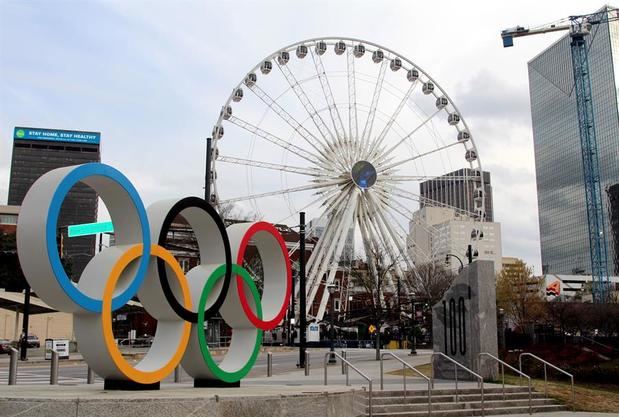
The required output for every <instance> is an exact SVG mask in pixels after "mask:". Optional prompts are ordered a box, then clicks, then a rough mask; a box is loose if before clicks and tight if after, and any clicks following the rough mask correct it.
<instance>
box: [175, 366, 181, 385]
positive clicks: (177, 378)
mask: <svg viewBox="0 0 619 417" xmlns="http://www.w3.org/2000/svg"><path fill="white" fill-rule="evenodd" d="M174 382H175V383H176V384H179V383H180V382H181V366H180V365H176V368H174Z"/></svg>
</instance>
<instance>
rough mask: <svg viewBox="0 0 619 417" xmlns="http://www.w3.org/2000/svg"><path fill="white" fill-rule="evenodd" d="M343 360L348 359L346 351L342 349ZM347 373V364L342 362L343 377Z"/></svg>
mask: <svg viewBox="0 0 619 417" xmlns="http://www.w3.org/2000/svg"><path fill="white" fill-rule="evenodd" d="M342 358H344V359H346V351H345V350H343V349H342ZM345 373H346V362H344V361H342V375H344V374H345Z"/></svg>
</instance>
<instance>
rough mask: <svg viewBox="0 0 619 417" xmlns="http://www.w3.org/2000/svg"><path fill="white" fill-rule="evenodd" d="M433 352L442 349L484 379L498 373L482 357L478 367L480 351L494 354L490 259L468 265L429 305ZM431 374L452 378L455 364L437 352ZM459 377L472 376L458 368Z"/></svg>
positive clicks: (493, 364)
mask: <svg viewBox="0 0 619 417" xmlns="http://www.w3.org/2000/svg"><path fill="white" fill-rule="evenodd" d="M432 338H433V345H434V352H442V353H444V354H445V355H447V356H449V357H450V358H452V359H454V360H456V361H457V362H459V363H461V364H462V365H464V366H466V367H467V368H469V369H471V370H473V371H474V372H477V373H478V374H480V375H481V376H482V377H483V378H484V379H494V378H496V377H497V370H498V365H497V363H496V362H495V361H493V360H491V359H488V358H485V359H484V360H482V361H481V362H482V363H481V369H480V368H479V364H478V358H479V353H480V352H488V353H490V354H492V355H494V356H497V318H496V278H495V275H494V263H493V262H492V261H475V262H473V263H471V264H469V265H467V266H466V267H465V268H464V269H463V270H462V271H461V272H460V274H459V275H458V277H457V278H456V279H455V280H454V282H453V284H452V285H451V287H449V289H448V290H447V291H446V292H445V295H443V298H442V299H441V300H440V301H439V302H438V303H436V304H435V305H434V306H433V307H432ZM433 372H434V375H435V376H436V377H437V378H439V379H453V378H454V364H453V363H451V362H449V361H448V360H446V359H444V358H441V357H440V356H437V357H435V358H434V363H433ZM458 379H474V378H473V377H472V376H471V375H470V374H468V373H467V372H466V371H464V370H462V369H458Z"/></svg>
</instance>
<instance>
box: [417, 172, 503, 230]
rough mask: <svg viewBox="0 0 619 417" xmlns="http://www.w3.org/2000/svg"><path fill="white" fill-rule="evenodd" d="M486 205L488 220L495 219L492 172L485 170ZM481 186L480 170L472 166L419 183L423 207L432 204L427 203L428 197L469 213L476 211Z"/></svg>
mask: <svg viewBox="0 0 619 417" xmlns="http://www.w3.org/2000/svg"><path fill="white" fill-rule="evenodd" d="M483 175H484V177H483V180H484V190H483V198H484V207H485V213H486V218H485V220H486V221H489V222H493V221H494V210H493V206H492V185H491V184H490V173H489V172H487V171H484V173H483ZM479 187H481V181H480V175H479V172H478V171H476V170H473V169H470V168H463V169H459V170H457V171H454V172H450V173H449V174H445V175H442V176H440V177H437V178H436V179H433V180H428V181H424V182H422V183H421V184H419V191H420V194H421V197H422V201H421V207H424V206H426V205H432V204H425V203H424V201H423V199H424V198H428V199H430V200H433V201H435V202H438V203H441V204H446V205H448V206H450V207H454V208H458V209H461V210H465V211H467V212H469V213H475V212H476V205H475V198H476V197H479V196H476V195H475V191H476V190H477V189H478V188H479Z"/></svg>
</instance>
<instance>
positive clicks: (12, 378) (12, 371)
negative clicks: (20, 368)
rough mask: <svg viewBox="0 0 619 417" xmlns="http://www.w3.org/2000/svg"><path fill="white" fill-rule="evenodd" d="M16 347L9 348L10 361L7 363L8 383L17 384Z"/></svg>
mask: <svg viewBox="0 0 619 417" xmlns="http://www.w3.org/2000/svg"><path fill="white" fill-rule="evenodd" d="M17 353H18V352H17V349H14V348H11V353H10V355H11V362H10V364H9V385H15V384H17Z"/></svg>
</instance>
